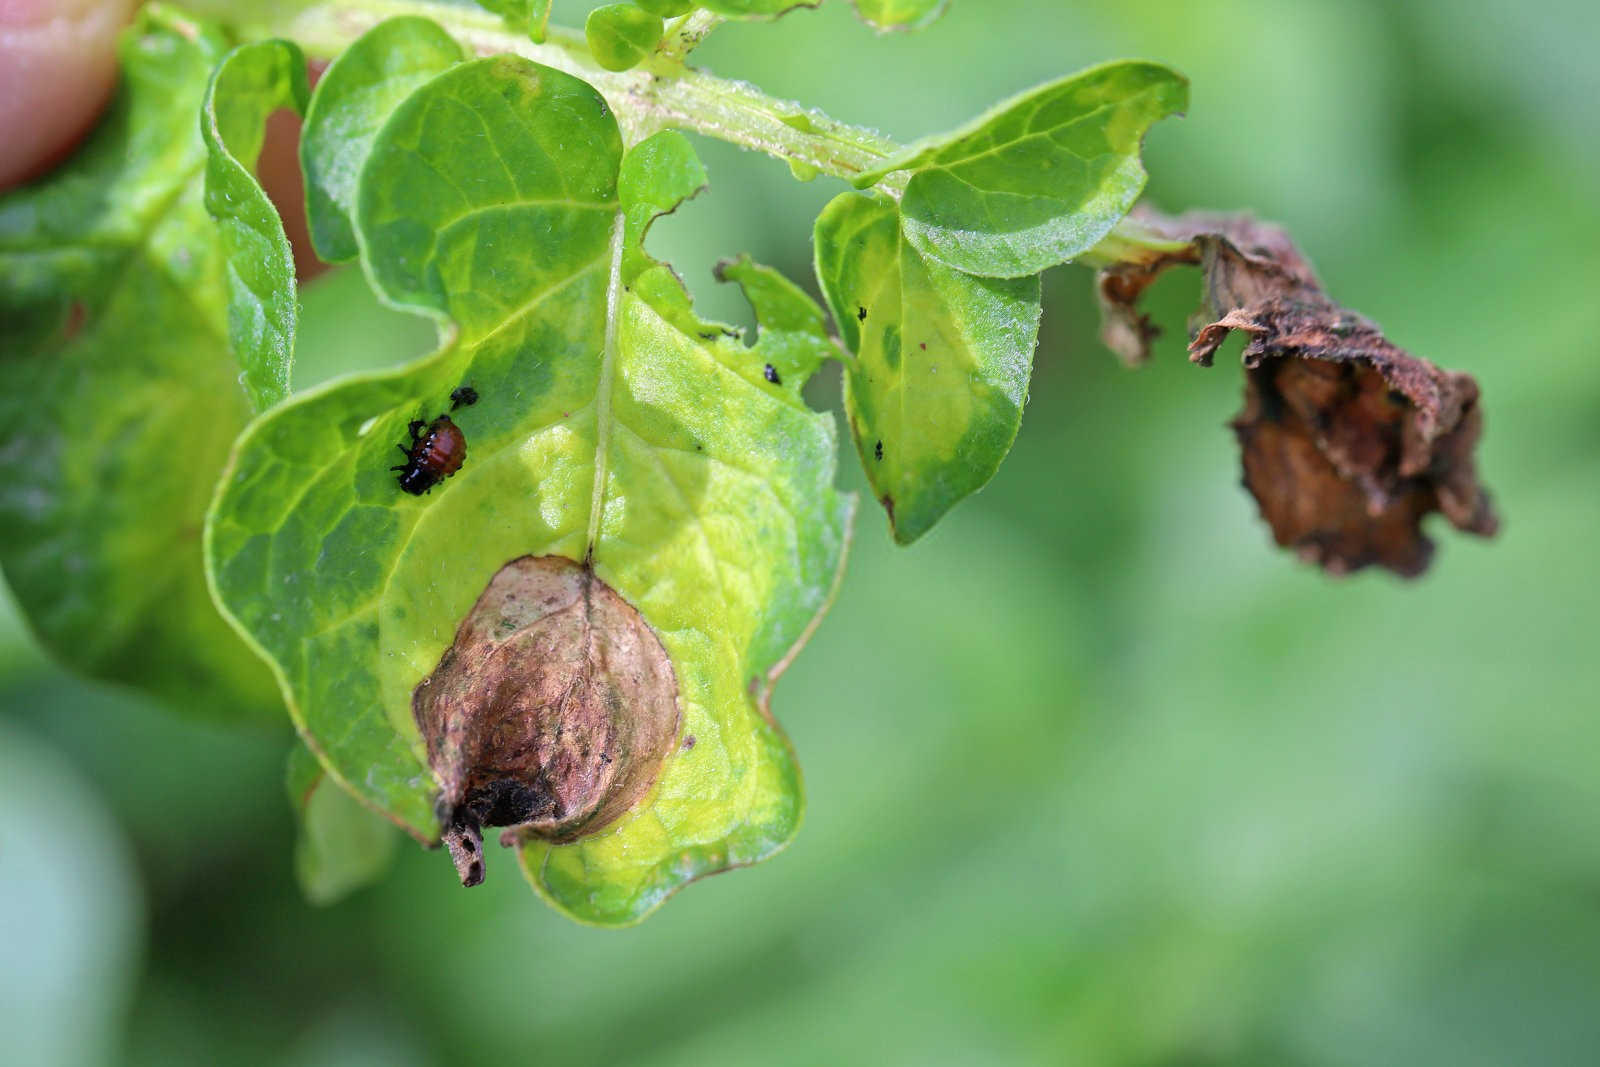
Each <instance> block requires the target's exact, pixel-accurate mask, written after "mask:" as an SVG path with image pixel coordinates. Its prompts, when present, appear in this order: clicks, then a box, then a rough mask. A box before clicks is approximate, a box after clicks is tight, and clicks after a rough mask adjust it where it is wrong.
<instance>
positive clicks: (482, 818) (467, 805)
mask: <svg viewBox="0 0 1600 1067" xmlns="http://www.w3.org/2000/svg"><path fill="white" fill-rule="evenodd" d="M411 710H412V714H413V716H414V717H415V719H416V722H417V727H418V729H419V730H421V732H422V736H423V739H424V740H425V741H426V742H427V746H428V762H429V764H430V766H431V767H432V769H433V774H434V777H435V778H436V779H437V780H438V782H439V787H440V796H439V817H440V821H441V822H442V823H443V824H444V827H445V831H444V843H445V846H446V847H447V848H448V849H449V851H450V856H451V859H452V860H453V861H454V862H455V865H456V870H457V872H458V873H459V874H460V875H461V882H462V884H463V885H469V886H470V885H477V884H478V883H479V882H481V881H483V827H485V826H508V827H511V828H512V829H511V831H509V832H508V833H507V835H505V836H504V837H502V839H501V841H502V843H503V844H508V845H509V844H512V843H514V841H515V840H516V838H518V837H520V836H521V835H524V834H527V835H533V836H538V837H543V838H547V839H550V840H556V841H570V840H574V839H576V838H578V837H582V836H584V835H585V834H589V833H593V832H594V831H595V830H598V829H600V828H601V827H603V826H605V825H606V824H607V823H609V822H611V821H612V820H614V819H616V818H617V817H618V816H620V815H621V814H623V813H624V812H625V811H627V810H628V809H629V808H630V807H632V806H633V805H634V803H636V802H637V801H638V800H639V798H640V797H641V796H643V795H644V793H645V791H646V790H648V789H649V787H650V784H651V783H652V782H653V781H654V780H655V777H656V772H657V771H658V770H659V769H660V766H661V761H662V760H663V759H664V758H665V757H666V754H667V752H668V751H669V750H671V748H672V747H673V745H674V742H675V741H676V738H677V733H678V683H677V678H676V675H675V674H674V673H673V669H672V663H671V661H670V660H669V659H668V657H667V653H666V650H665V649H663V648H662V647H661V642H660V640H659V639H658V638H657V637H656V635H655V632H654V631H653V630H651V629H650V627H649V625H648V624H647V623H646V622H645V621H644V619H643V618H642V617H640V615H639V613H638V612H637V611H636V610H634V608H633V607H632V605H630V604H628V603H627V602H626V601H625V600H623V599H622V598H621V597H620V596H618V595H617V593H616V592H615V591H614V590H613V589H612V588H611V587H610V586H608V585H606V583H605V582H603V581H601V580H600V579H599V578H597V577H596V576H595V574H594V572H593V571H592V570H590V569H589V568H588V567H586V566H583V565H582V564H579V563H575V562H573V561H572V560H569V559H565V558H562V557H559V556H540V557H534V556H522V557H520V558H518V559H514V560H512V561H511V562H510V563H508V564H506V565H505V566H504V567H502V568H501V569H500V570H499V572H498V573H496V574H495V576H494V577H493V578H492V579H491V580H490V582H489V585H488V587H487V588H486V589H485V590H484V591H483V594H482V595H481V596H480V597H479V598H478V601H477V603H476V604H474V605H473V607H472V610H471V611H470V612H469V613H468V614H467V617H466V618H465V619H464V620H462V622H461V625H460V627H459V628H458V629H457V631H456V638H455V643H454V644H452V645H451V646H450V648H449V649H447V650H446V651H445V654H444V656H443V657H442V658H441V659H440V661H439V666H438V667H437V668H436V669H435V670H434V672H433V673H432V674H431V675H429V676H428V677H427V678H425V679H423V681H422V682H421V684H419V685H418V686H417V688H416V689H415V690H414V691H413V693H412V698H411Z"/></svg>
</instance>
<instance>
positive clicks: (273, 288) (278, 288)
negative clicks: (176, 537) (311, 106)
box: [200, 41, 310, 411]
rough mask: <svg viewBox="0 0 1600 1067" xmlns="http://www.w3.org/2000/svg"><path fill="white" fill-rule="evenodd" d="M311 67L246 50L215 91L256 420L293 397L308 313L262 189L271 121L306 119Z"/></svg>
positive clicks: (282, 52) (214, 138)
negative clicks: (299, 330)
mask: <svg viewBox="0 0 1600 1067" xmlns="http://www.w3.org/2000/svg"><path fill="white" fill-rule="evenodd" d="M308 95H310V90H309V89H308V88H307V81H306V60H305V56H304V55H302V54H301V52H300V49H299V48H298V47H296V46H295V45H293V44H291V43H290V42H288V41H259V42H257V43H255V44H247V45H242V46H240V47H238V48H235V49H234V50H233V51H232V52H229V53H228V54H227V55H226V56H224V57H223V59H222V62H221V63H219V64H218V65H217V69H216V71H215V73H213V74H212V76H211V84H210V85H209V86H207V88H206V96H205V104H204V110H203V111H202V112H201V123H200V132H201V135H202V136H203V137H204V139H205V144H206V195H205V202H206V210H207V211H208V212H210V213H211V217H212V218H213V219H215V220H216V222H217V229H218V231H219V233H220V235H221V239H222V248H223V253H224V255H225V257H226V264H227V275H228V343H229V345H230V346H231V347H232V349H233V354H234V357H235V358H236V359H238V361H239V365H240V367H242V368H243V369H244V377H243V379H242V380H243V382H244V388H245V392H246V393H248V394H249V396H250V399H251V401H252V402H253V403H254V404H255V407H256V410H257V411H261V410H264V409H266V408H269V407H271V406H272V405H273V404H276V403H277V402H278V401H280V400H282V399H283V398H284V397H286V396H288V395H289V374H290V371H291V370H292V368H293V364H294V330H295V316H296V314H297V312H298V303H297V297H296V290H295V281H294V253H293V251H291V250H290V248H289V238H288V237H287V236H286V235H285V234H284V232H283V220H281V219H280V218H279V217H278V209H277V208H276V207H274V206H273V204H272V200H271V199H270V198H269V197H268V196H267V193H266V190H265V189H263V188H261V184H260V183H259V182H257V181H256V177H255V173H254V171H255V166H256V160H257V159H259V158H260V156H261V143H262V140H263V139H264V137H265V134H266V123H267V117H268V116H269V115H271V114H272V113H273V112H274V111H276V110H278V109H279V108H292V109H293V110H294V111H295V113H296V114H304V113H305V109H306V97H307V96H308Z"/></svg>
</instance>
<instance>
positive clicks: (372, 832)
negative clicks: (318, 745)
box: [284, 742, 400, 904]
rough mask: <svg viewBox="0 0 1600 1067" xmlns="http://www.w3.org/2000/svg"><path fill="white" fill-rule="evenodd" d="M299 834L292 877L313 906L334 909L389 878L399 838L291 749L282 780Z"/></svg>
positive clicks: (303, 752) (300, 748) (307, 753)
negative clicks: (342, 902) (325, 905)
mask: <svg viewBox="0 0 1600 1067" xmlns="http://www.w3.org/2000/svg"><path fill="white" fill-rule="evenodd" d="M284 778H285V785H286V786H287V787H288V790H289V806H290V807H291V808H293V809H294V814H295V821H296V823H297V824H298V829H299V833H298V835H297V836H296V838H295V846H294V874H295V880H296V881H298V882H299V883H300V891H301V892H302V893H303V894H305V898H306V899H307V900H309V901H310V902H311V903H313V904H335V903H337V902H339V901H340V900H343V899H344V898H345V897H347V896H349V895H350V894H351V893H354V892H355V891H356V890H358V889H364V888H366V887H367V886H369V885H371V884H373V883H374V882H376V881H378V880H379V879H380V878H382V877H383V876H384V875H385V874H386V873H388V870H389V867H390V866H391V865H392V864H393V863H394V856H395V846H396V845H397V844H398V843H399V836H400V835H399V834H397V833H396V832H395V828H394V827H393V826H392V825H390V823H389V822H387V821H386V820H385V819H383V818H382V817H380V816H378V815H375V814H373V813H372V812H371V811H368V810H367V809H366V808H364V807H362V806H361V805H360V803H358V802H357V801H356V799H355V797H353V796H351V795H350V794H349V793H347V792H346V791H345V790H343V789H341V788H340V787H339V784H338V783H337V782H335V781H334V780H333V779H331V778H329V777H328V776H327V774H326V772H324V771H323V769H322V764H321V763H319V762H317V757H316V756H314V755H313V754H312V752H311V750H310V749H309V748H307V747H306V746H305V745H303V744H300V743H298V742H297V743H296V744H295V746H294V748H292V749H291V750H290V751H289V763H288V768H287V770H286V772H285V775H284Z"/></svg>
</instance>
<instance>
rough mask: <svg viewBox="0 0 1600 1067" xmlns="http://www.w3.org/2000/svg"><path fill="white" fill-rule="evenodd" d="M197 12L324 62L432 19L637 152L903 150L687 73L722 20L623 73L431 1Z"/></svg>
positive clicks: (805, 164)
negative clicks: (410, 22) (600, 116)
mask: <svg viewBox="0 0 1600 1067" xmlns="http://www.w3.org/2000/svg"><path fill="white" fill-rule="evenodd" d="M194 6H196V7H197V8H199V9H201V10H203V11H204V12H205V13H206V14H209V15H211V16H213V17H216V18H218V19H220V20H222V21H224V22H227V23H229V24H230V25H233V26H234V27H235V28H236V29H237V30H239V31H240V32H241V34H242V35H243V36H245V37H246V38H247V39H253V38H258V37H285V38H288V39H289V40H291V41H294V42H296V43H297V44H299V45H300V47H301V48H303V49H304V50H305V51H306V53H307V54H308V55H309V56H311V57H312V58H313V59H321V60H330V59H332V58H333V57H334V56H336V55H338V54H339V53H340V52H342V51H343V50H344V49H345V48H346V47H348V46H349V45H350V43H351V42H352V41H354V40H355V39H356V38H357V37H359V36H361V35H362V34H363V33H365V32H366V31H367V30H369V29H371V28H372V27H373V26H375V25H377V24H378V23H380V22H382V21H384V20H385V19H389V18H394V17H396V16H400V15H415V16H421V17H424V18H430V19H433V20H434V21H436V22H438V23H439V24H440V25H441V26H443V27H445V28H446V29H447V30H449V31H450V32H451V33H452V34H453V35H454V36H455V37H456V39H457V40H459V41H461V42H462V44H463V45H464V46H466V47H467V49H468V50H470V51H471V52H473V53H475V54H477V55H482V56H488V55H498V54H501V53H505V52H512V53H515V54H517V55H520V56H525V57H526V58H528V59H531V60H533V61H535V62H537V63H542V64H544V65H545V66H548V67H554V68H555V69H557V70H561V71H565V72H567V73H568V74H572V75H575V76H577V77H579V78H582V79H583V80H584V81H586V82H588V83H589V84H590V85H593V86H594V87H595V88H596V89H597V90H599V91H600V93H601V95H603V96H604V97H605V98H606V100H607V102H608V103H609V104H610V105H611V108H612V110H613V111H614V112H615V114H616V116H617V121H618V123H619V124H620V125H621V127H622V131H623V135H624V137H625V138H626V139H627V140H628V142H629V143H630V144H631V143H636V142H638V141H640V140H643V139H644V138H645V137H648V136H650V135H651V134H653V133H656V132H657V131H659V130H663V129H680V130H689V131H692V132H695V133H699V134H704V135H705V136H708V137H715V138H717V139H718V140H722V141H727V142H729V143H731V144H736V145H739V146H740V147H742V148H748V149H751V150H753V151H757V152H762V153H765V154H766V155H769V156H773V157H775V158H777V159H781V160H783V161H785V162H787V163H788V164H789V165H790V167H791V168H792V169H793V170H794V172H795V173H796V175H799V176H804V177H813V176H816V175H819V174H826V175H830V176H832V177H835V178H843V179H845V180H846V181H850V180H853V179H854V178H855V177H856V176H858V175H860V174H862V173H864V172H866V171H869V170H872V169H873V168H875V167H876V166H877V165H878V164H880V163H881V162H882V161H883V160H884V159H887V158H888V157H890V156H892V155H894V154H895V153H896V152H898V151H900V150H901V148H902V146H901V145H900V144H899V143H898V142H896V141H894V140H892V139H891V138H888V137H885V136H883V135H882V134H880V133H878V132H876V131H875V130H870V129H867V128H865V127H861V126H853V125H850V124H849V123H845V122H840V121H838V120H837V119H834V118H830V117H829V116H827V115H824V114H823V113H821V112H820V111H816V110H814V109H811V108H806V107H802V106H801V105H799V104H797V103H794V102H793V101H788V100H780V99H778V98H776V97H773V96H769V95H768V94H766V93H764V92H762V91H761V90H760V89H759V88H757V87H756V86H754V85H751V84H749V83H748V82H742V81H735V80H731V79H728V78H719V77H717V76H716V75H714V74H709V73H707V72H706V71H703V70H698V69H696V68H694V67H691V66H689V65H688V64H687V63H686V62H684V60H685V57H686V55H687V53H688V51H689V50H691V49H692V48H693V47H694V45H695V44H698V43H699V41H700V40H701V39H702V38H703V37H704V36H705V35H706V34H707V33H709V32H710V31H711V30H712V29H714V28H715V26H716V23H717V21H718V20H716V19H715V18H712V19H705V20H694V16H690V17H689V18H688V19H684V20H680V21H679V22H678V23H674V24H673V25H672V26H670V27H669V32H668V34H667V36H666V39H665V40H664V41H663V44H662V47H661V49H660V50H658V52H657V54H656V55H655V56H653V57H651V58H650V59H649V60H647V61H646V62H645V63H643V64H641V65H640V66H638V67H636V68H634V69H633V70H627V71H621V72H618V71H609V70H606V69H604V68H603V67H601V66H600V65H599V64H598V63H596V62H595V61H594V57H593V56H592V55H591V54H590V52H589V46H588V43H587V42H586V41H585V40H584V37H583V34H582V33H581V32H578V31H575V30H572V29H569V28H566V27H562V26H556V25H551V26H550V27H549V29H548V33H547V36H546V39H545V41H544V43H543V44H535V43H534V42H533V41H532V40H530V39H529V38H528V36H527V35H526V34H521V33H517V32H515V31H514V30H513V29H511V28H510V27H509V26H508V25H507V24H506V22H505V21H504V20H503V19H501V18H499V17H498V16H496V15H493V14H491V13H489V12H487V11H484V10H481V9H478V8H472V7H464V6H458V5H454V4H443V3H437V2H430V0H327V2H313V3H309V4H305V5H303V6H299V7H295V6H294V5H289V4H284V5H277V4H256V3H253V2H247V0H194ZM263 9H265V10H263ZM904 184H905V178H904V176H903V175H898V174H890V175H889V176H887V177H886V178H884V179H883V180H882V181H880V182H879V183H878V184H877V188H878V189H879V190H880V191H882V192H885V193H887V194H888V195H890V196H893V197H896V198H898V197H899V195H900V193H901V192H902V190H903V188H904ZM1125 230H1127V231H1129V232H1126V233H1125V232H1124V231H1125ZM1144 236H1145V235H1143V234H1142V233H1140V232H1139V231H1138V228H1137V227H1129V225H1128V224H1127V223H1126V222H1124V223H1122V224H1119V226H1118V227H1117V229H1116V230H1114V231H1113V232H1112V234H1111V235H1110V236H1108V237H1107V238H1106V242H1108V243H1109V245H1110V246H1115V251H1113V250H1112V249H1111V248H1110V247H1108V249H1107V251H1108V253H1109V254H1108V255H1104V256H1098V257H1097V256H1096V255H1095V251H1098V250H1095V251H1091V252H1090V253H1089V254H1088V255H1087V256H1085V257H1084V259H1085V260H1086V261H1088V262H1089V264H1090V265H1101V264H1100V262H1099V261H1100V260H1105V261H1106V262H1114V261H1117V260H1120V259H1122V258H1124V257H1125V256H1126V255H1127V254H1128V249H1127V248H1124V247H1122V246H1123V245H1132V246H1139V245H1142V244H1144V241H1143V239H1142V238H1143V237H1144Z"/></svg>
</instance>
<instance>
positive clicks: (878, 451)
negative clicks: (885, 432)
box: [872, 441, 883, 459]
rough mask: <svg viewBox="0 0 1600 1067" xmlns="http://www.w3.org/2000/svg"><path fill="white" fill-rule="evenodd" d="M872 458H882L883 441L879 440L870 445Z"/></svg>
mask: <svg viewBox="0 0 1600 1067" xmlns="http://www.w3.org/2000/svg"><path fill="white" fill-rule="evenodd" d="M872 458H873V459H882V458H883V442H882V441H879V442H878V443H877V444H875V445H873V446H872Z"/></svg>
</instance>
